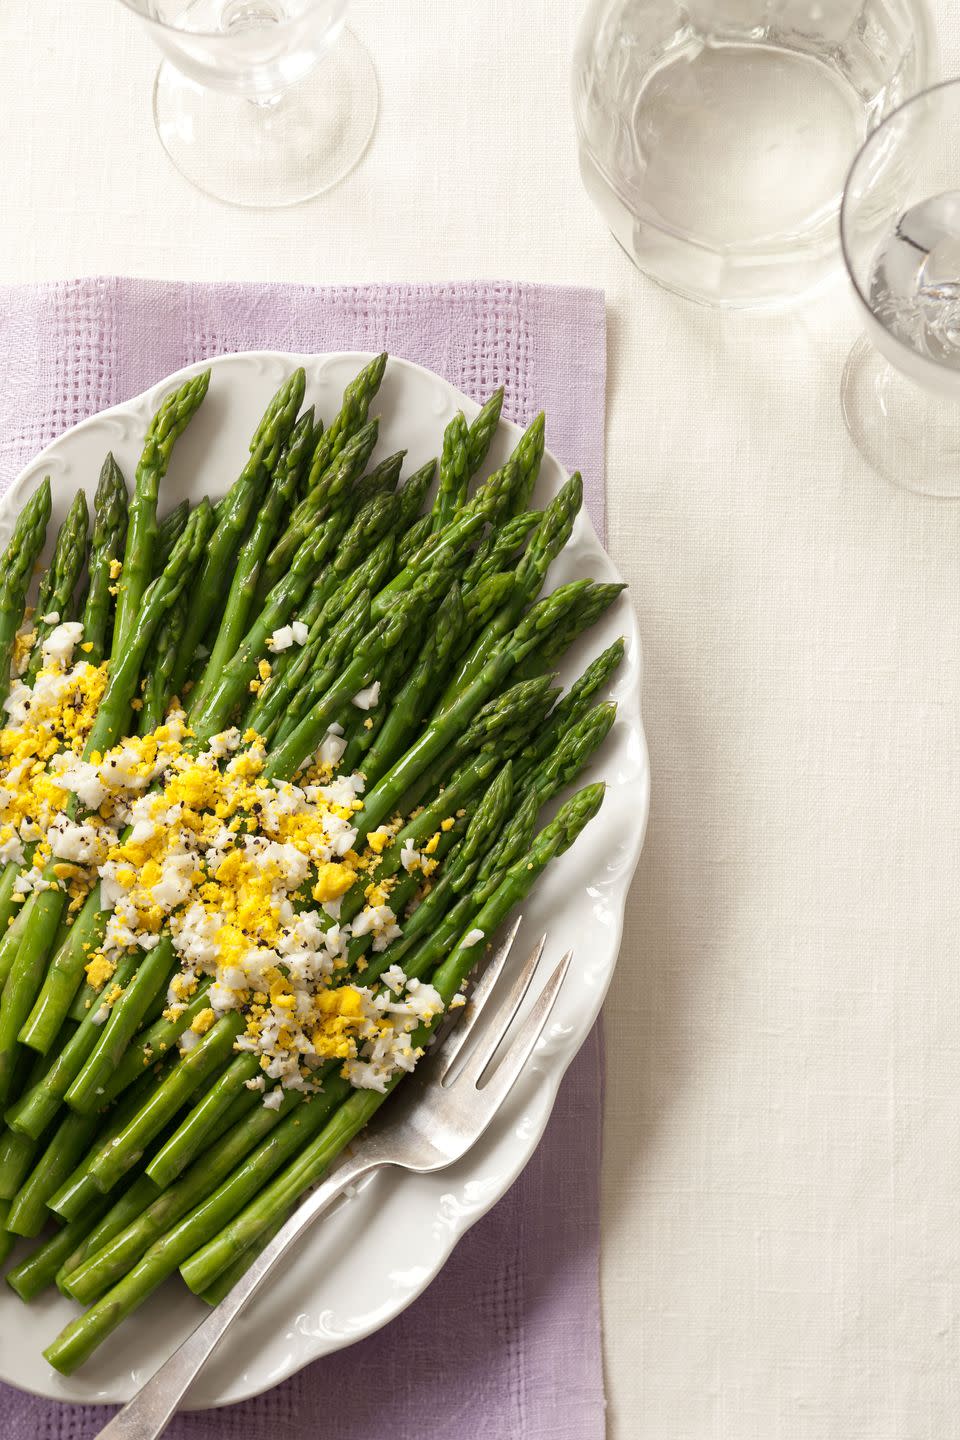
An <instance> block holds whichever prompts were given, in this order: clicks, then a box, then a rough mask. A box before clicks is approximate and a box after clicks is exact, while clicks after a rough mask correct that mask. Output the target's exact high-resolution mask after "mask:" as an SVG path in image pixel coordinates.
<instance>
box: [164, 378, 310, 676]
mask: <svg viewBox="0 0 960 1440" xmlns="http://www.w3.org/2000/svg"><path fill="white" fill-rule="evenodd" d="M305 385H306V376H305V375H304V372H303V371H302V370H295V371H294V373H293V374H292V375H291V376H290V378H289V380H286V381H284V383H283V385H281V386H280V389H279V390H278V391H277V393H276V395H275V396H274V397H273V399H272V400H271V402H270V404H269V405H268V406H267V410H266V412H265V414H264V416H263V419H262V420H261V421H260V424H259V426H258V427H257V430H256V433H255V434H254V437H253V441H252V442H251V446H250V459H249V460H248V461H247V463H246V465H245V466H244V467H243V469H242V470H241V472H240V474H239V475H238V477H237V479H236V480H235V481H234V482H233V484H232V485H231V487H230V489H229V490H228V491H227V494H226V495H225V496H224V498H223V500H222V501H221V503H220V505H219V506H218V507H217V522H216V528H215V529H214V531H213V534H212V535H211V537H210V543H209V545H208V546H207V548H206V552H205V555H204V560H203V564H202V566H201V568H200V573H199V575H198V577H197V582H196V585H195V586H194V590H193V596H192V602H191V609H190V616H189V619H188V621H187V626H186V629H185V631H184V635H183V640H182V642H181V648H180V654H179V656H178V658H177V665H176V667H175V669H174V672H173V674H172V676H171V677H170V684H171V688H172V690H173V693H174V694H175V695H178V694H180V693H181V692H182V689H183V685H184V681H185V680H186V678H187V674H188V672H189V669H190V665H191V663H192V662H193V658H194V655H195V653H196V649H197V646H198V644H199V643H200V641H201V640H202V638H203V636H204V634H205V633H206V631H207V629H208V627H209V624H210V617H211V616H212V615H214V614H219V611H220V603H219V602H220V597H221V594H222V589H223V583H224V576H225V575H228V574H229V573H230V568H231V566H232V564H233V559H234V556H235V554H236V552H237V548H238V546H239V544H240V541H241V539H242V538H243V534H244V532H245V530H246V528H247V523H248V521H249V519H250V515H251V513H252V511H253V509H254V506H255V505H256V504H257V502H258V501H259V499H260V495H261V492H262V490H263V488H264V486H265V485H266V483H267V479H268V477H269V475H270V474H271V472H272V470H273V468H274V466H275V465H276V463H277V461H278V459H279V457H280V453H281V451H282V449H283V446H284V444H285V442H286V439H287V436H288V435H289V434H290V431H291V430H292V429H293V426H294V424H295V422H296V418H297V411H298V410H299V409H300V402H301V401H302V399H303V392H304V387H305Z"/></svg>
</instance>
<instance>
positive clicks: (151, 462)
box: [111, 370, 210, 660]
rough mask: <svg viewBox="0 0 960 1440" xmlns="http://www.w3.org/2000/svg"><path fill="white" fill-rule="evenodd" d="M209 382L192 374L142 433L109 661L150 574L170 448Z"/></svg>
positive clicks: (123, 640)
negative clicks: (144, 432)
mask: <svg viewBox="0 0 960 1440" xmlns="http://www.w3.org/2000/svg"><path fill="white" fill-rule="evenodd" d="M209 384H210V371H209V370H203V371H201V373H200V374H199V375H194V376H192V377H191V378H190V379H189V380H187V381H186V382H185V383H184V384H183V385H181V386H180V389H179V390H175V391H174V393H173V394H172V395H168V396H167V398H166V399H165V400H164V402H163V404H162V405H161V406H160V409H159V410H158V411H157V413H156V415H154V417H153V419H152V421H151V422H150V428H149V429H148V430H147V438H146V440H145V441H144V446H143V452H142V454H141V456H140V461H139V464H138V465H137V473H136V477H135V480H134V487H133V499H132V500H131V502H130V510H129V516H128V523H127V539H126V545H125V547H124V554H123V569H122V571H121V572H120V582H119V586H118V590H117V607H116V619H115V621H114V627H113V648H112V652H111V654H112V658H113V659H114V660H116V659H117V658H118V656H119V655H121V654H122V653H123V651H124V650H125V649H126V646H127V642H128V640H129V639H130V636H131V634H132V632H133V628H134V624H135V622H136V617H137V613H138V611H139V610H140V607H141V604H142V603H143V600H144V597H145V595H146V590H147V586H148V585H149V583H150V578H151V576H152V575H153V572H154V567H155V561H156V547H157V498H158V496H159V493H160V482H161V480H162V479H163V477H164V475H165V474H166V473H167V469H168V467H169V464H170V460H171V457H172V455H173V447H174V445H175V444H176V442H177V440H178V439H179V438H180V436H181V435H182V434H183V432H184V430H185V429H186V428H187V426H188V425H189V424H190V421H191V420H192V419H193V417H194V415H195V414H196V412H197V410H198V408H199V407H200V405H201V404H202V402H203V398H204V396H205V395H206V393H207V387H208V386H209Z"/></svg>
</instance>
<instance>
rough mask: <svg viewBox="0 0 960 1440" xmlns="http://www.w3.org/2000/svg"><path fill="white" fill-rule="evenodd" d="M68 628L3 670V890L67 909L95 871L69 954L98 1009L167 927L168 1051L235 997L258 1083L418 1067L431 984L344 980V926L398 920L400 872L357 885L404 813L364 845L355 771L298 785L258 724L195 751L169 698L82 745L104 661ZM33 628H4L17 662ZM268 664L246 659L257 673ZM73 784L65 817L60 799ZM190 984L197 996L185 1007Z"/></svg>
mask: <svg viewBox="0 0 960 1440" xmlns="http://www.w3.org/2000/svg"><path fill="white" fill-rule="evenodd" d="M118 574H119V569H117V570H116V571H115V572H114V573H113V578H114V579H116V577H117V575H118ZM66 631H69V632H70V633H69V634H68V635H66V638H65V639H64V638H63V636H62V635H61V632H66ZM74 631H76V632H77V633H76V634H74V633H73V632H74ZM80 633H82V632H81V631H80V627H79V626H75V625H71V626H67V627H60V629H59V630H58V631H55V632H54V634H53V636H52V637H50V638H48V641H46V642H45V643H44V663H43V665H42V666H41V667H40V669H39V671H38V674H37V676H36V679H35V680H34V682H33V684H32V686H31V687H27V686H25V685H23V684H22V682H20V681H18V680H14V681H13V682H12V684H11V689H10V695H9V696H8V699H7V702H6V710H7V719H8V723H7V725H6V728H4V729H2V730H0V860H3V859H15V860H17V861H18V862H21V863H24V864H26V862H27V861H28V860H30V864H29V865H27V867H26V872H25V874H24V875H22V876H21V878H20V879H19V880H18V887H19V890H20V894H19V896H18V898H22V895H23V894H25V893H26V892H27V891H28V890H29V889H31V888H40V887H42V886H45V885H48V884H50V883H53V884H58V885H60V886H61V887H62V888H63V889H64V890H66V891H68V893H69V894H70V897H71V908H73V909H75V908H76V907H77V906H78V905H79V904H81V903H82V901H83V899H84V897H85V895H86V894H87V892H88V890H89V888H90V886H91V885H92V884H93V883H94V882H95V881H96V880H97V879H99V881H100V884H101V888H102V895H103V899H104V902H105V905H106V906H107V907H108V908H110V911H111V913H110V915H109V919H108V922H107V926H106V931H105V934H104V936H103V940H102V942H101V944H100V946H99V948H98V949H96V950H95V951H93V952H92V953H91V954H90V955H89V957H88V958H87V960H86V964H85V967H84V968H85V974H86V978H87V981H88V983H89V984H90V986H91V987H92V988H93V989H95V990H98V991H99V992H100V998H99V1001H98V1002H96V1003H98V1005H99V1007H100V1011H101V1012H102V1013H103V1014H104V1015H105V1014H106V1012H107V1010H108V1009H109V1007H110V1006H111V1005H112V1004H113V1003H114V1002H115V1001H116V999H117V998H118V997H119V995H121V994H122V993H123V991H122V987H121V986H120V985H118V984H116V983H112V984H111V981H112V980H113V977H114V974H115V971H116V968H117V960H118V958H119V957H120V956H121V955H122V954H124V953H125V952H129V951H132V950H135V949H137V948H139V949H143V950H149V949H151V948H152V947H153V946H154V945H156V944H157V943H158V941H159V938H160V934H161V932H164V933H167V934H169V936H170V938H171V940H172V942H173V947H174V951H175V954H176V956H177V959H178V963H179V968H178V970H177V971H176V972H175V973H174V974H173V976H172V977H171V980H170V982H169V991H168V995H167V1007H166V1009H165V1010H164V1012H163V1013H164V1016H165V1017H166V1018H168V1019H171V1020H179V1019H180V1017H181V1016H184V1018H183V1019H182V1020H181V1021H180V1023H181V1025H183V1026H188V1028H187V1029H186V1030H185V1031H184V1032H182V1033H181V1038H180V1044H181V1048H182V1049H188V1048H190V1044H194V1043H197V1041H198V1040H199V1038H200V1037H201V1036H203V1035H204V1034H206V1033H207V1032H208V1031H209V1030H210V1029H211V1027H212V1026H213V1025H214V1024H215V1023H216V1021H217V1019H218V1018H219V1016H220V1015H221V1014H224V1013H226V1012H228V1011H230V1010H239V1011H240V1013H241V1014H242V1016H243V1019H244V1030H243V1032H242V1034H241V1036H240V1038H239V1039H238V1040H237V1042H236V1048H237V1049H239V1050H248V1051H251V1052H252V1053H254V1054H256V1055H257V1056H258V1059H259V1064H260V1068H261V1071H262V1073H263V1077H264V1085H265V1086H266V1088H267V1091H269V1090H270V1083H269V1082H277V1084H278V1087H279V1088H290V1087H292V1088H297V1089H307V1090H310V1089H315V1088H317V1080H316V1078H315V1076H314V1072H315V1070H316V1069H317V1067H319V1066H321V1065H324V1064H327V1063H331V1062H335V1063H337V1064H338V1065H340V1066H341V1067H342V1071H343V1073H344V1074H345V1075H346V1076H347V1077H348V1078H349V1079H350V1081H351V1083H352V1084H354V1085H357V1086H363V1087H372V1088H375V1089H381V1090H382V1089H385V1088H386V1086H387V1084H388V1083H389V1080H390V1078H391V1077H392V1076H393V1075H394V1074H396V1072H397V1070H398V1069H401V1070H402V1069H408V1068H411V1067H412V1064H413V1063H414V1062H415V1059H416V1056H417V1054H418V1053H419V1052H418V1051H417V1050H416V1049H415V1047H413V1045H412V1043H411V1041H410V1035H411V1034H412V1032H413V1031H414V1030H415V1029H416V1027H417V1025H418V1024H419V1023H421V1021H422V1020H424V1019H425V1018H430V1017H431V1016H432V1015H433V1014H436V1013H438V1012H439V1009H440V1008H442V1006H441V1005H440V1001H439V997H438V996H437V994H436V992H435V991H433V989H432V987H430V986H418V985H417V982H416V981H415V980H411V981H409V982H407V979H406V977H405V976H404V974H403V972H402V971H401V970H400V969H399V967H397V966H392V967H391V968H390V970H389V971H388V972H386V977H385V978H386V980H387V983H386V985H385V986H382V987H380V988H379V989H376V990H373V989H371V988H369V987H364V986H360V985H358V984H353V983H344V977H343V974H342V972H343V971H345V970H346V969H347V968H348V966H349V964H350V963H351V960H350V956H349V946H350V943H351V941H352V940H360V939H361V937H367V940H366V942H365V945H371V946H372V948H373V950H374V951H378V950H380V951H382V950H384V949H385V948H386V946H387V945H388V944H389V943H390V941H391V940H393V939H394V938H396V937H397V936H398V935H399V934H400V929H399V926H398V925H397V923H396V917H395V915H394V913H393V911H392V910H391V908H390V905H389V896H390V893H391V891H392V889H393V887H394V885H395V884H396V880H395V878H392V877H391V878H385V879H382V880H380V881H376V880H373V881H371V880H370V878H369V871H370V870H371V868H372V867H375V866H378V865H379V857H380V856H381V855H382V854H383V852H384V850H385V849H386V847H387V845H388V844H390V843H391V842H392V840H393V838H394V836H395V834H396V832H397V830H398V829H399V827H400V825H401V823H402V821H401V817H399V816H396V817H394V819H393V820H392V821H391V822H390V825H389V826H383V827H381V828H380V830H378V831H376V832H374V833H373V834H371V835H370V836H369V837H368V844H367V847H366V849H365V851H364V853H363V854H360V853H358V851H357V850H356V849H355V848H354V841H355V838H356V831H355V829H354V828H353V820H354V816H355V814H356V812H357V811H358V810H360V809H362V804H363V802H362V801H361V800H360V798H359V795H360V792H361V791H362V789H363V780H362V777H360V776H359V775H357V776H343V777H341V776H337V775H335V773H334V766H333V765H331V764H329V763H327V762H323V763H320V762H319V761H318V762H317V763H315V764H313V765H312V766H311V767H310V768H309V769H308V770H307V772H306V774H305V776H304V778H303V780H302V782H301V784H299V785H293V784H289V783H274V782H270V781H268V780H267V779H266V777H265V776H264V775H263V767H264V759H265V750H264V746H263V743H262V741H261V739H260V737H259V736H258V735H256V733H255V732H254V731H252V730H247V731H245V732H244V733H243V734H242V735H241V734H240V732H239V731H237V730H233V731H227V732H224V734H223V735H221V736H216V737H214V739H213V741H212V742H211V743H210V745H209V748H208V749H207V750H205V751H203V752H202V753H200V754H198V753H196V751H195V749H194V750H191V748H190V746H189V744H188V743H187V742H189V740H190V738H191V737H190V732H189V730H188V729H187V727H186V724H185V720H184V716H183V714H182V712H181V711H180V710H179V709H178V708H176V707H174V708H173V709H172V710H171V712H170V714H169V715H168V717H167V719H166V721H165V723H164V724H162V725H160V726H158V727H157V728H156V729H155V730H153V731H152V732H151V733H150V734H148V735H144V736H133V737H127V738H125V739H124V740H122V741H120V742H119V743H118V744H117V745H115V746H113V747H112V748H111V749H110V750H108V751H107V752H106V753H103V754H101V753H98V752H93V753H92V754H90V755H85V754H84V751H85V746H86V743H87V737H88V736H89V734H90V730H91V728H92V725H93V722H94V719H95V716H96V712H97V707H98V705H99V703H100V700H101V699H102V696H103V693H104V690H105V688H106V683H107V665H106V663H104V664H101V665H92V664H90V663H89V661H87V660H81V661H79V663H77V664H72V663H71V661H72V655H73V650H74V648H75V647H76V644H77V642H78V641H79V636H80ZM58 636H60V637H61V639H60V642H58V644H55V645H53V646H52V647H50V654H49V655H48V646H49V644H50V639H54V640H56V639H57V637H58ZM32 643H33V640H32V637H30V636H27V635H24V636H23V637H22V639H20V640H18V645H19V649H20V652H21V655H22V671H23V670H25V668H26V663H27V657H28V656H29V653H30V648H31V645H32ZM80 650H81V652H83V646H80ZM22 671H21V673H22ZM270 673H271V669H270V665H269V663H268V662H267V661H263V662H261V664H260V667H259V680H258V681H255V682H253V685H254V686H257V687H259V685H260V684H262V683H263V682H264V681H266V680H267V679H269V677H270ZM251 688H253V686H252V687H251ZM134 708H137V707H136V706H135V707H134ZM71 797H75V800H76V802H78V804H77V808H76V816H79V817H81V818H79V819H77V818H74V814H73V812H72V811H71V812H70V813H69V814H68V801H71ZM435 839H436V840H437V841H439V832H438V834H437V836H436V837H435ZM27 846H32V847H33V853H32V860H31V857H30V855H29V853H25V847H27ZM429 848H430V847H429V846H428V847H425V850H426V851H427V852H429ZM433 848H434V849H435V848H436V846H435V845H434V846H433ZM51 859H52V860H53V861H54V862H55V863H54V865H53V866H52V867H51V869H49V870H47V872H46V877H47V878H44V876H43V873H42V872H44V867H45V866H47V863H48V861H50V860H51ZM428 863H430V862H428V861H427V860H426V859H425V860H424V862H423V866H424V869H425V870H426V867H427V865H428ZM50 874H53V876H54V879H53V881H52V882H51V881H50V879H49V876H50ZM361 877H362V879H363V881H364V889H363V896H364V903H363V904H362V906H361V907H360V908H359V910H354V911H353V913H352V918H351V919H349V920H344V921H342V922H341V920H340V918H339V909H340V904H341V902H342V900H343V898H344V896H346V895H347V894H348V892H349V891H350V890H351V889H352V887H354V885H355V884H356V883H357V882H358V880H360V879H361ZM311 902H313V904H315V905H316V906H318V907H320V908H319V909H316V908H314V909H311V908H308V907H309V906H310V904H311ZM353 953H354V954H356V952H353ZM201 980H202V982H203V984H204V985H205V986H206V987H207V988H206V989H205V991H204V1001H205V1002H208V1003H204V1005H203V1008H202V1009H200V1010H199V1011H197V1012H196V1013H194V1014H193V1018H192V1020H189V1022H188V1018H187V1016H186V1015H185V1013H184V1012H185V1011H186V1010H187V1002H188V1001H190V1000H191V997H195V996H196V995H197V992H198V987H199V986H200V984H201ZM196 1005H197V1000H196V999H194V1000H193V1002H192V1005H191V1009H190V1013H193V1011H196ZM188 1040H189V1042H190V1044H188V1043H187V1042H188ZM268 1101H270V1095H269V1093H267V1094H265V1103H267V1102H268ZM270 1103H276V1101H275V1099H274V1101H270Z"/></svg>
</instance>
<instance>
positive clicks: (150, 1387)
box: [97, 1155, 384, 1440]
mask: <svg viewBox="0 0 960 1440" xmlns="http://www.w3.org/2000/svg"><path fill="white" fill-rule="evenodd" d="M383 1163H384V1162H383V1161H382V1160H379V1159H370V1158H369V1157H367V1158H365V1157H364V1156H363V1155H358V1156H356V1157H355V1158H354V1159H352V1160H347V1161H346V1162H345V1163H344V1164H343V1165H341V1166H339V1167H338V1168H337V1170H336V1172H335V1173H334V1174H333V1175H331V1176H330V1178H329V1179H328V1180H325V1181H324V1183H323V1184H322V1185H320V1186H319V1187H318V1188H317V1189H316V1190H315V1191H314V1192H313V1194H312V1195H311V1196H309V1198H308V1199H306V1200H305V1201H304V1202H303V1203H302V1204H301V1205H299V1206H298V1207H297V1209H296V1211H295V1212H294V1214H293V1215H291V1216H290V1219H289V1220H288V1221H287V1222H286V1224H284V1225H283V1226H282V1228H281V1229H280V1230H279V1231H278V1232H277V1234H276V1235H275V1236H274V1238H273V1239H272V1240H271V1242H270V1244H269V1245H267V1246H266V1247H265V1249H264V1250H263V1251H262V1252H261V1253H260V1255H258V1256H257V1258H256V1260H255V1261H254V1262H253V1264H252V1265H251V1266H250V1269H249V1270H248V1271H247V1272H246V1274H245V1275H242V1276H241V1277H240V1279H239V1280H238V1281H237V1283H236V1285H234V1287H233V1289H232V1290H231V1291H230V1293H229V1294H228V1295H226V1296H225V1297H224V1299H223V1300H221V1301H220V1303H219V1305H217V1306H216V1308H215V1309H214V1310H213V1311H212V1312H211V1313H210V1314H209V1315H208V1316H207V1317H206V1319H205V1320H201V1322H200V1324H199V1325H198V1326H197V1328H196V1329H195V1330H193V1331H192V1332H191V1333H190V1334H189V1335H188V1336H187V1338H186V1340H184V1342H183V1344H182V1345H181V1346H180V1347H179V1349H178V1350H175V1351H174V1353H173V1354H172V1355H171V1356H170V1359H169V1360H165V1361H164V1363H163V1364H162V1365H161V1366H160V1369H159V1370H157V1371H156V1373H155V1374H154V1375H153V1376H152V1377H151V1378H150V1379H149V1380H148V1381H147V1382H146V1384H145V1385H144V1386H142V1387H141V1389H140V1390H138V1391H137V1393H136V1395H134V1397H133V1399H132V1400H130V1401H128V1402H127V1404H126V1405H124V1407H123V1409H122V1410H120V1411H119V1412H118V1413H117V1414H116V1415H115V1416H114V1417H113V1419H112V1420H111V1421H110V1422H109V1424H108V1425H105V1426H104V1428H103V1429H102V1430H101V1431H99V1432H98V1437H97V1440H157V1436H159V1435H162V1433H163V1431H164V1430H165V1429H166V1428H167V1424H168V1423H169V1421H170V1419H171V1417H172V1416H173V1414H174V1412H175V1411H176V1409H177V1407H178V1406H179V1404H180V1401H181V1400H182V1399H183V1397H184V1396H185V1395H186V1393H187V1391H188V1390H189V1388H190V1386H191V1385H192V1384H193V1382H194V1380H195V1379H196V1378H197V1376H198V1375H199V1373H200V1371H201V1370H202V1369H203V1367H204V1365H205V1364H206V1363H207V1361H208V1359H209V1358H210V1356H211V1355H212V1354H213V1352H214V1350H215V1349H216V1348H217V1346H218V1345H219V1344H220V1341H221V1340H222V1339H223V1337H224V1335H225V1334H226V1333H227V1331H228V1330H229V1328H230V1326H231V1325H232V1324H233V1322H234V1320H236V1318H237V1316H238V1315H239V1314H240V1312H241V1311H242V1310H244V1309H245V1308H246V1305H247V1302H248V1301H249V1300H250V1299H251V1297H252V1296H253V1295H254V1294H255V1292H256V1291H257V1290H258V1289H259V1288H260V1285H261V1284H262V1283H263V1281H264V1280H266V1278H267V1276H268V1275H270V1274H271V1273H272V1271H273V1270H275V1269H276V1267H277V1266H278V1265H279V1264H280V1262H281V1260H283V1258H284V1257H285V1256H286V1254H287V1251H288V1250H290V1249H291V1248H292V1246H294V1245H295V1244H296V1242H297V1241H298V1240H299V1239H300V1236H301V1235H302V1234H303V1233H304V1231H306V1230H308V1229H309V1228H310V1226H311V1225H312V1224H313V1222H314V1221H315V1220H317V1219H318V1218H319V1217H320V1216H321V1215H322V1214H323V1213H324V1211H325V1210H327V1209H328V1208H329V1207H330V1206H331V1205H332V1204H333V1202H334V1200H336V1198H337V1197H338V1196H339V1195H341V1194H342V1193H343V1191H344V1190H346V1188H347V1187H348V1185H352V1184H353V1183H354V1182H355V1181H356V1180H359V1179H360V1178H361V1177H362V1176H364V1175H367V1174H369V1173H370V1172H371V1171H373V1170H378V1169H380V1167H381V1165H382V1164H383Z"/></svg>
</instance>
